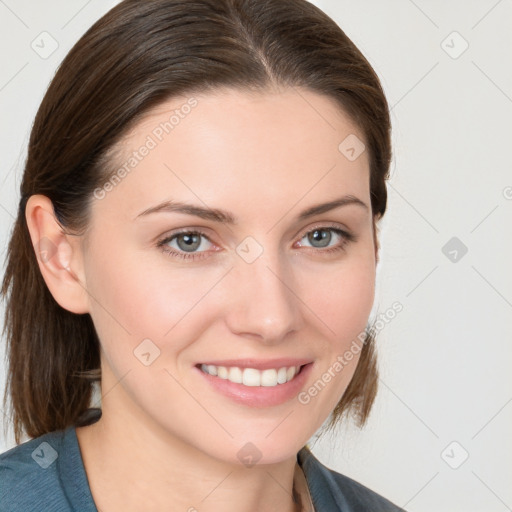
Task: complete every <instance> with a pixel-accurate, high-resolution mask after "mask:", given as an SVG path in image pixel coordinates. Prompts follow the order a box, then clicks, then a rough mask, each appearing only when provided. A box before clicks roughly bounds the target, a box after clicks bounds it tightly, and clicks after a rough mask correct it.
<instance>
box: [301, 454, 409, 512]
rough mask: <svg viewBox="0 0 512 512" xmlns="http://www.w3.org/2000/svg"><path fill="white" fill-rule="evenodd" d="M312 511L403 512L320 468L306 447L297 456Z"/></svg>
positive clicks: (346, 480)
mask: <svg viewBox="0 0 512 512" xmlns="http://www.w3.org/2000/svg"><path fill="white" fill-rule="evenodd" d="M298 460H299V463H300V465H301V466H302V469H303V471H304V475H305V476H306V480H307V482H308V487H309V491H310V494H311V498H312V500H313V504H314V505H315V510H326V511H327V510H329V511H331V510H332V511H335V510H343V511H347V512H366V511H368V510H371V511H372V512H405V511H404V509H403V508H400V507H398V506H397V505H395V504H394V503H392V502H391V501H389V500H388V499H386V498H384V497H383V496H381V495H380V494H377V493H376V492H375V491H372V490H371V489H369V488H368V487H366V486H364V485H363V484H361V483H359V482H357V481H356V480H353V479H352V478H349V477H348V476H345V475H342V474H341V473H337V472H336V471H334V470H332V469H330V468H328V467H327V466H325V465H324V464H322V463H321V462H320V461H319V460H318V459H317V458H316V457H315V456H314V455H313V453H312V452H311V450H310V449H309V448H308V447H304V448H303V449H302V450H301V451H300V452H299V454H298Z"/></svg>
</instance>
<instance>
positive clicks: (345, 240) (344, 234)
mask: <svg viewBox="0 0 512 512" xmlns="http://www.w3.org/2000/svg"><path fill="white" fill-rule="evenodd" d="M314 231H332V232H334V233H336V234H337V235H339V236H340V237H341V242H340V243H338V245H336V246H334V247H330V248H328V249H323V250H322V249H320V248H318V249H317V251H316V252H319V253H323V254H325V253H329V254H331V253H337V252H339V251H345V247H346V246H347V244H349V243H350V242H356V241H357V237H356V236H355V235H354V234H353V233H349V232H348V231H344V230H342V229H340V228H338V227H334V226H325V225H322V226H317V227H314V228H312V229H310V230H308V231H306V232H304V233H302V235H301V236H300V238H299V240H302V239H303V238H304V237H305V236H306V235H308V234H310V233H313V232H314ZM182 234H187V235H200V236H202V237H204V238H206V240H208V241H209V242H210V243H213V242H212V241H211V240H210V239H209V238H208V236H207V235H206V234H205V233H203V232H202V231H199V230H194V229H183V230H181V231H177V232H175V233H173V234H171V235H170V236H166V237H165V238H163V239H161V240H159V241H158V242H157V247H158V248H159V249H160V250H161V251H162V252H163V253H164V254H166V255H167V256H170V257H172V258H181V259H185V260H199V259H203V258H205V257H207V256H203V255H205V254H206V252H207V251H203V252H196V253H186V252H178V251H176V250H170V249H169V247H168V246H167V245H166V244H168V243H169V242H172V241H173V240H174V239H175V238H176V237H177V236H179V235H182ZM312 249H315V248H314V247H313V248H312Z"/></svg>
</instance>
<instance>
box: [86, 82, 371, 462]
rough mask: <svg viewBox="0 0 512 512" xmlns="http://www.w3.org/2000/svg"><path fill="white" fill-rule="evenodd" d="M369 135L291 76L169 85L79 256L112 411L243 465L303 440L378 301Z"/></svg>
mask: <svg viewBox="0 0 512 512" xmlns="http://www.w3.org/2000/svg"><path fill="white" fill-rule="evenodd" d="M175 111H176V112H175ZM171 116H174V117H171ZM166 123H167V124H166ZM347 137H348V139H347ZM363 140H364V136H363V134H362V132H361V131H360V130H359V129H358V128H357V127H356V126H355V125H354V124H353V123H352V122H351V121H350V120H349V118H348V117H346V116H345V115H344V114H342V113H341V112H340V111H339V108H338V107H337V105H336V104H335V103H334V102H333V101H332V100H330V99H329V98H327V97H325V96H321V95H318V94H316V93H313V92H310V91H307V90H303V89H301V90H299V89H293V88H289V89H284V90H283V91H281V92H280V93H277V92H266V93H258V94H252V95H251V94H249V93H247V92H242V91H237V90H227V89H226V90H222V91H221V90H219V91H218V92H216V93H211V92H210V93H208V94H205V95H194V97H193V99H191V98H188V97H181V98H174V99H172V100H169V101H168V102H166V103H165V104H162V105H160V106H159V107H158V108H157V109H155V110H154V111H153V112H152V113H151V115H148V116H146V117H145V118H144V119H143V120H142V121H141V122H140V123H139V124H138V125H137V126H136V127H135V128H134V129H133V130H132V132H131V133H130V135H129V136H127V137H126V138H125V139H124V140H123V143H122V145H121V153H120V154H118V155H117V156H116V160H115V167H116V169H120V168H123V166H124V172H123V171H118V173H117V176H118V178H120V179H116V180H115V181H114V180H112V181H111V182H110V183H109V184H107V185H106V186H105V187H103V188H102V189H101V190H96V192H95V197H94V199H93V203H92V218H91V225H90V232H89V235H88V243H87V246H84V253H83V263H84V267H83V270H84V278H85V281H86V282H85V286H86V288H87V291H88V294H89V295H88V297H89V299H88V300H89V311H90V315H91V317H92V319H93V322H94V325H95V327H96V330H97V333H98V336H99V339H100V341H101V346H102V371H103V382H102V394H103V395H104V398H103V403H102V407H103V411H104V416H105V417H109V418H111V419H110V420H109V421H116V420H114V419H113V418H117V421H118V422H119V423H120V425H121V426H122V425H130V426H131V427H133V428H135V429H136V431H137V430H139V431H140V432H142V431H143V430H144V429H145V428H149V429H151V431H152V432H158V435H159V436H163V437H164V438H165V439H166V440H169V441H171V440H172V441H173V442H179V443H180V445H181V446H186V447H187V449H190V450H196V449H198V450H200V451H201V452H203V453H205V454H207V455H210V456H212V457H214V458H217V459H221V460H225V461H231V462H236V463H241V462H242V463H246V462H247V461H248V460H253V461H255V462H256V461H257V462H259V463H272V462H277V461H281V460H284V459H286V458H289V457H291V456H294V455H295V454H296V453H297V451H298V450H299V449H300V448H301V447H302V446H303V445H304V444H305V443H306V442H307V441H308V439H309V438H310V437H311V436H312V435H313V434H314V433H315V431H316V430H317V429H318V428H319V427H320V426H321V425H322V423H323V422H324V421H325V420H326V418H327V417H328V415H329V414H330V412H331V411H332V409H333V408H334V406H335V405H336V403H337V402H338V401H339V399H340V398H341V396H342V395H343V393H344V391H345V389H346V387H347V385H348V384H349V382H350V379H351V377H352V375H353V373H354V370H355V367H356V364H357V361H358V357H359V354H358V351H354V357H353V358H352V359H351V360H350V361H348V360H347V359H346V358H343V355H344V353H345V352H346V351H347V350H349V349H350V347H351V345H352V346H354V340H356V341H357V340H358V335H360V333H361V332H363V331H364V330H365V327H366V325H367V321H368V317H369V314H370V311H371V308H372V305H373V298H374V284H375V264H376V255H375V244H374V238H373V230H372V215H371V205H370V193H369V159H368V154H367V151H364V150H363V146H362V145H361V144H362V141H363ZM340 144H341V146H340ZM141 148H146V149H141ZM343 198H345V199H346V200H347V202H346V204H345V205H343V206H340V205H339V204H338V206H337V207H333V208H327V207H325V208H323V207H319V206H320V205H325V204H329V203H331V202H333V201H339V200H340V199H343ZM355 198H357V199H355ZM350 200H351V201H350ZM165 202H169V204H173V205H174V206H173V207H172V208H171V207H170V206H168V207H167V208H163V207H162V208H158V210H156V208H157V207H159V205H162V204H163V203H165ZM184 205H186V206H184ZM186 208H188V210H187V209H186ZM315 209H316V210H317V211H316V212H315V211H313V212H311V210H315ZM152 210H155V211H152ZM221 211H222V212H221ZM308 212H309V213H311V214H308ZM338 230H339V231H338ZM190 232H195V233H200V234H193V233H190ZM180 233H181V234H180ZM187 233H188V234H187ZM343 233H347V234H343ZM358 343H359V345H360V344H361V343H360V341H358ZM341 358H343V361H344V362H343V364H341V363H340V364H339V365H337V364H336V361H338V362H340V360H341ZM201 365H211V366H209V367H206V369H207V370H208V369H209V370H210V371H211V372H212V373H213V374H215V373H217V375H216V376H215V375H207V374H206V373H205V372H204V371H202V370H201ZM294 366H299V367H302V368H301V371H300V372H299V373H298V374H297V375H296V376H295V377H293V378H292V379H291V380H290V381H289V382H286V383H285V382H284V380H285V379H287V378H288V379H289V378H291V377H292V375H293V370H290V369H289V368H290V367H294ZM340 366H342V368H341V369H340ZM220 367H224V369H223V368H220ZM203 368H205V367H204V366H203ZM251 368H252V370H251ZM281 368H288V370H282V369H281ZM247 369H248V370H247ZM263 370H266V371H263ZM226 376H227V377H228V378H227V379H226V378H223V377H226ZM240 380H242V382H241V383H240ZM237 381H238V382H237ZM276 381H277V382H278V383H276ZM258 383H259V384H260V385H258ZM315 383H316V387H315ZM262 384H264V385H262ZM312 387H313V388H314V389H313V390H312V391H308V390H310V389H311V388H312Z"/></svg>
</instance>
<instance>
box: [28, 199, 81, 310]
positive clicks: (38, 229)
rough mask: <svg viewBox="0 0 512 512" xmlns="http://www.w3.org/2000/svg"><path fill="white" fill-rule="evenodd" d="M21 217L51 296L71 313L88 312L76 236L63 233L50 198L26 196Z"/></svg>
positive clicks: (78, 242) (78, 243)
mask: <svg viewBox="0 0 512 512" xmlns="http://www.w3.org/2000/svg"><path fill="white" fill-rule="evenodd" d="M25 218H26V221H27V226H28V230H29V233H30V238H31V240H32V245H33V247H34V252H35V256H36V258H37V262H38V264H39V269H40V271H41V274H42V276H43V279H44V281H45V283H46V285H47V286H48V289H49V291H50V293H51V294H52V295H53V298H54V299H55V300H56V302H57V303H58V304H59V305H60V306H61V307H63V308H64V309H67V310H68V311H71V312H72V313H77V314H83V313H88V312H89V301H88V294H87V291H86V283H85V279H84V277H83V274H84V273H83V263H82V254H81V250H80V240H79V237H77V236H76V235H70V234H67V233H65V231H64V230H63V228H62V226H61V224H60V223H59V221H58V220H57V219H56V217H55V212H54V209H53V204H52V202H51V200H50V199H49V198H48V197H46V196H44V195H41V194H34V195H32V196H30V197H29V199H28V201H27V205H26V208H25Z"/></svg>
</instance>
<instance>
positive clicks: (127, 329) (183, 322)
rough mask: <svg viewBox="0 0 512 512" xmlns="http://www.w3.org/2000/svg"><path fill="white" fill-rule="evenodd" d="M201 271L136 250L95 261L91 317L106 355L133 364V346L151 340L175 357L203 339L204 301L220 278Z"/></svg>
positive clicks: (91, 272)
mask: <svg viewBox="0 0 512 512" xmlns="http://www.w3.org/2000/svg"><path fill="white" fill-rule="evenodd" d="M170 269H172V270H170ZM198 273H199V271H198V269H197V268H195V269H194V268H192V266H191V267H190V268H186V267H185V268H184V266H181V267H179V268H178V267H176V266H174V268H173V264H172V263H171V262H168V261H167V260H166V256H165V255H158V256H156V257H153V256H152V257H151V258H148V256H147V254H143V253H142V252H137V251H133V252H131V253H130V252H127V253H126V254H124V255H118V257H117V258H116V259H109V258H105V257H103V256H101V255H100V256H98V257H95V259H94V260H90V261H89V265H88V270H87V274H88V275H87V287H88V290H89V291H90V295H91V296H92V297H94V299H91V316H92V318H93V321H94V324H95V326H96V330H97V331H98V336H99V338H100V340H101V342H102V345H103V346H104V349H105V351H106V352H107V355H108V354H111V355H112V356H114V357H116V358H118V359H119V361H120V360H121V358H124V357H126V358H127V359H126V363H129V362H130V361H131V358H133V350H134V349H135V348H136V347H138V345H139V344H140V343H141V342H142V341H143V340H145V339H150V340H152V341H153V342H154V343H155V345H156V346H157V347H159V348H160V349H161V350H162V352H163V351H164V350H165V352H166V353H168V352H169V351H171V352H172V353H173V354H174V356H175V355H176V354H178V353H179V352H180V351H181V350H182V349H183V348H185V347H186V346H187V344H188V343H190V340H192V339H198V338H199V337H200V335H201V332H202V331H203V330H204V326H205V325H206V324H207V322H208V318H209V315H208V313H209V311H208V309H205V308H208V306H207V302H208V301H203V300H202V299H204V297H205V296H206V295H207V294H208V292H209V290H210V288H211V287H212V286H213V284H214V283H215V282H216V281H217V280H218V276H216V275H213V274H212V273H210V274H208V275H207V276H204V275H203V278H200V277H199V276H198ZM208 276H209V277H211V279H210V278H209V277H208ZM205 304H206V306H205ZM210 309H211V308H210ZM198 313H200V314H198ZM114 351H115V353H114ZM163 359H164V358H161V359H160V361H158V362H159V363H163Z"/></svg>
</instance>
